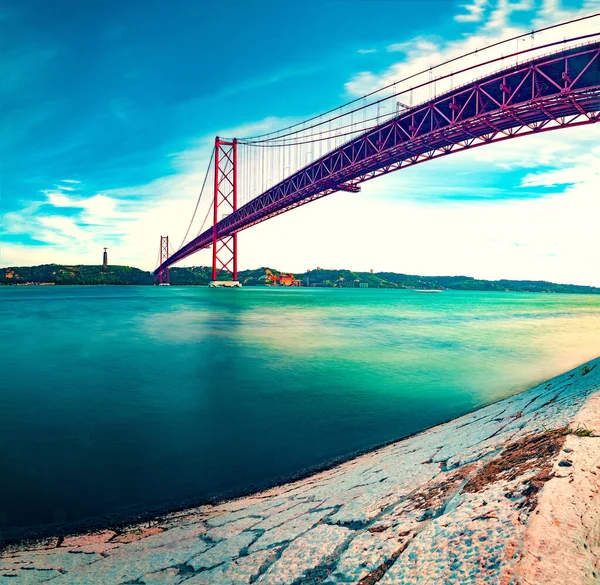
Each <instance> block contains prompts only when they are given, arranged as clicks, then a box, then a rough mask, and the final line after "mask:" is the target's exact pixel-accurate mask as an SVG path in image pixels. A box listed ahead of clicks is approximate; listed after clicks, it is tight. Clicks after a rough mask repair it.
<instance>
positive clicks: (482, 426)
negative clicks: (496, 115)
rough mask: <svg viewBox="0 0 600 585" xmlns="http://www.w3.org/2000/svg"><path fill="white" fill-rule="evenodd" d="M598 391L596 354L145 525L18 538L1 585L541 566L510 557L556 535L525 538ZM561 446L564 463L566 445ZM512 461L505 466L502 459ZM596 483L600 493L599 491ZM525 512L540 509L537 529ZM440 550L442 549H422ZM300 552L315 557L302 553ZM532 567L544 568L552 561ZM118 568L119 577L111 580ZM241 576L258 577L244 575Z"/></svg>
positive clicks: (277, 579) (0, 571)
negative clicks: (395, 435) (282, 477)
mask: <svg viewBox="0 0 600 585" xmlns="http://www.w3.org/2000/svg"><path fill="white" fill-rule="evenodd" d="M599 390H600V358H598V359H595V360H592V361H590V362H588V363H587V364H583V365H580V366H578V367H577V368H575V369H573V370H570V371H569V372H566V373H564V374H561V375H559V376H557V377H556V378H553V379H552V380H550V381H547V382H542V383H541V384H539V385H537V386H534V387H532V388H529V389H527V390H524V391H522V392H519V393H517V394H514V395H512V396H509V397H508V398H504V399H501V400H499V401H496V402H494V403H491V404H489V405H487V406H485V407H482V408H479V409H477V410H474V411H472V412H471V413H467V414H464V415H462V416H461V417H459V418H457V419H453V420H451V421H448V422H445V423H441V424H438V425H436V426H434V427H431V428H429V429H425V430H422V431H420V432H418V433H416V434H413V435H411V436H409V437H404V438H402V439H399V440H394V441H391V442H388V443H387V444H385V445H381V446H378V447H374V448H373V449H369V450H368V451H367V452H363V453H361V454H354V455H352V456H349V457H348V458H346V459H345V461H343V462H339V461H337V462H335V463H331V464H329V465H328V466H327V468H326V469H321V470H319V471H314V470H313V471H312V472H306V473H305V474H304V475H303V477H301V478H296V479H295V480H293V481H288V482H283V483H280V484H278V485H277V486H273V487H271V488H268V489H266V490H263V491H260V492H258V493H253V494H252V495H246V496H242V497H238V498H236V499H230V500H225V501H223V500H221V501H219V502H218V503H211V504H204V505H200V506H196V507H189V508H186V509H183V510H182V509H180V510H179V511H174V512H171V513H167V514H161V515H158V516H155V517H154V518H153V519H152V520H150V521H144V522H143V523H139V522H138V523H135V524H127V525H120V526H119V527H116V528H115V527H113V529H111V528H107V525H106V524H105V525H104V527H103V529H101V530H96V531H95V532H94V531H92V532H87V533H81V534H78V535H71V536H64V537H51V538H45V539H43V540H38V541H37V542H32V541H22V542H20V543H19V544H12V545H9V546H8V547H7V548H6V550H5V551H3V552H2V553H0V584H3V583H4V582H3V580H2V579H3V577H6V578H7V579H11V580H12V581H11V582H13V583H14V582H15V581H14V577H17V578H18V577H19V575H23V574H25V573H26V574H27V575H28V578H30V579H31V578H33V577H34V576H36V574H37V575H41V576H42V577H44V580H48V579H47V577H51V578H50V579H49V581H51V582H55V583H56V585H61V584H62V583H69V584H71V583H88V582H89V583H93V582H102V583H106V584H109V583H115V584H118V583H121V582H123V581H127V580H132V581H133V580H139V582H140V583H148V584H150V583H158V582H159V581H158V580H157V579H159V578H160V579H163V580H161V581H160V582H161V583H163V582H164V583H173V584H176V583H184V582H189V584H190V585H192V584H201V583H205V582H206V583H210V585H213V583H214V584H217V583H223V584H226V583H231V582H232V579H236V580H235V583H238V582H239V583H246V582H248V583H249V582H250V581H252V582H254V581H256V582H258V583H268V584H269V585H271V584H272V583H273V584H275V583H281V584H284V583H285V584H287V583H290V584H291V583H294V582H296V581H297V580H298V579H299V578H302V579H303V580H302V581H301V582H302V583H313V582H314V583H317V582H322V581H319V579H321V578H323V579H326V580H325V581H323V582H326V583H350V582H353V583H354V582H355V583H359V582H360V583H361V584H364V585H367V584H370V583H378V582H381V583H382V584H386V583H390V584H391V583H410V582H411V581H410V580H408V581H407V580H402V579H405V578H408V576H409V575H410V574H412V575H413V576H416V575H417V574H418V573H419V571H422V570H425V569H426V570H427V571H428V572H427V574H429V573H430V572H431V574H432V575H433V574H437V573H439V571H441V573H440V577H441V576H442V575H445V577H444V578H446V579H449V578H450V577H449V575H450V576H452V575H454V574H456V578H457V579H458V575H459V574H460V575H462V577H461V579H463V580H457V581H452V580H451V579H450V580H448V581H447V582H448V583H453V582H456V583H459V582H460V583H462V582H465V583H466V582H473V583H479V582H480V581H469V580H468V579H467V577H468V574H467V573H464V569H465V567H467V566H470V565H471V564H472V563H473V562H474V561H477V560H478V559H479V561H480V562H481V563H484V565H485V571H484V572H485V573H486V574H488V576H492V575H496V576H497V577H499V576H500V575H504V576H505V577H507V576H508V575H509V573H510V574H513V575H516V574H521V572H524V573H523V574H525V573H527V571H533V569H532V567H531V566H522V565H523V562H522V558H521V557H519V559H517V560H514V559H513V558H512V557H514V555H515V554H516V551H521V550H524V551H527V552H528V553H531V554H528V555H526V556H528V557H531V558H533V557H534V556H535V555H534V554H533V553H532V550H533V549H535V547H536V546H538V548H539V542H538V543H537V544H535V541H536V539H538V540H539V538H540V536H539V535H540V530H541V532H542V534H546V533H549V532H551V531H550V529H549V528H548V526H546V525H544V527H543V529H539V528H538V529H537V532H534V534H533V536H531V534H529V533H527V531H530V532H531V531H532V530H533V528H532V526H533V525H534V524H535V522H537V523H538V524H539V523H540V522H543V520H544V518H546V516H547V515H546V516H544V515H543V514H542V515H540V513H539V508H540V507H541V506H542V504H543V503H544V496H545V494H546V492H548V491H549V490H550V492H551V491H552V490H551V489H550V488H551V486H553V485H554V484H553V482H554V483H556V482H557V481H559V480H560V477H562V476H564V474H565V473H567V474H569V473H570V474H571V475H570V476H569V477H571V478H575V479H572V480H570V481H578V480H577V478H576V475H577V473H576V472H577V469H576V467H577V466H576V465H575V462H576V461H577V459H576V457H575V455H577V452H578V449H579V450H581V448H583V447H582V446H585V449H587V451H585V453H587V455H585V457H584V456H580V457H583V460H584V461H586V462H587V463H586V465H588V466H589V464H590V463H589V462H590V461H595V460H594V459H593V457H592V455H590V453H591V448H592V446H593V447H594V449H597V448H598V447H599V446H600V439H597V438H596V437H597V435H598V433H599V432H600V408H598V407H597V408H596V410H597V412H596V415H597V418H594V417H595V416H596V415H594V414H591V415H590V414H588V415H583V414H582V413H583V412H584V411H586V409H587V410H589V406H586V405H588V403H593V402H594V400H595V397H597V396H598V391H599ZM542 399H545V400H543V402H542ZM595 404H597V405H600V401H598V400H596V403H595ZM578 416H579V417H580V418H579V419H578V418H577V417H578ZM581 417H583V418H581ZM586 417H587V418H586ZM577 420H581V421H592V422H591V423H590V424H594V425H595V428H594V429H590V431H591V435H592V436H591V437H587V436H585V437H584V436H581V437H579V436H578V435H577V434H576V433H575V431H576V430H577V429H576V428H571V429H570V431H569V432H567V431H566V430H565V429H566V428H567V427H569V425H571V424H573V421H577ZM596 423H597V424H596ZM577 424H580V423H577ZM584 424H587V423H584ZM578 428H579V427H578ZM581 428H582V429H583V428H584V427H581ZM586 428H587V427H586ZM565 445H569V447H568V450H569V455H568V457H569V458H567V457H566V456H565V455H564V454H563V452H562V449H563V448H564V447H565ZM565 448H566V447H565ZM566 449H567V448H566ZM588 452H589V453H588ZM571 453H574V455H571ZM594 453H596V451H594ZM597 455H598V456H599V457H600V450H598V451H597ZM511 457H512V458H513V459H512V461H513V464H512V466H510V469H509V468H508V467H506V466H505V467H503V463H502V462H503V461H511ZM524 458H525V460H526V461H527V462H528V463H527V465H523V459H524ZM558 459H560V461H558ZM571 460H572V461H571ZM561 462H562V463H561ZM376 467H377V468H379V469H377V470H375V468H376ZM513 468H514V469H516V472H515V471H514V469H513ZM511 469H512V471H511ZM599 469H600V468H599ZM588 471H589V470H588ZM517 472H518V473H517ZM515 473H516V475H515ZM586 473H587V472H586ZM590 473H592V474H595V471H594V470H593V469H592V470H591V471H590ZM561 474H562V475H561ZM577 477H579V476H577ZM595 477H596V476H595V475H591V476H589V478H591V479H589V478H588V476H586V478H588V479H586V480H585V481H587V482H588V483H590V482H591V483H593V482H594V481H595ZM579 480H581V478H580V477H579ZM598 480H599V482H600V471H599V472H598ZM584 484H585V482H584ZM590 485H591V484H590ZM588 487H589V486H588ZM582 489H586V488H585V485H584V488H582ZM590 489H591V488H590ZM590 489H588V492H589V491H590ZM580 491H581V490H580ZM598 491H600V483H599V486H598ZM550 492H549V493H550ZM591 492H592V493H591V496H590V498H592V499H593V497H595V494H596V493H595V492H594V490H591ZM553 493H554V495H553V496H552V497H554V504H553V505H552V506H550V507H551V508H552V510H555V509H557V504H556V500H557V498H558V500H559V503H560V498H561V497H562V496H561V495H560V494H561V493H562V490H560V489H559V490H557V489H556V488H554V492H553ZM586 493H587V492H586ZM576 495H577V494H575V495H572V498H576ZM558 507H559V508H560V506H558ZM481 508H485V509H484V510H481ZM488 508H489V509H488ZM598 508H599V510H600V506H599V507H598ZM534 512H535V513H534ZM599 513H600V512H599ZM530 518H536V520H535V522H534V521H532V522H531V526H530V523H529V519H530ZM540 518H541V520H540ZM546 519H547V518H546ZM556 522H559V523H560V521H559V520H557V519H556V518H554V517H553V524H552V525H554V526H558V525H557V524H556ZM490 523H491V524H490ZM497 523H500V525H501V526H502V529H501V531H500V532H498V531H497V530H496V529H495V528H496V527H495V525H496V524H497ZM487 524H490V526H488V527H487V528H486V527H485V526H486V525H487ZM552 525H551V526H552ZM457 527H458V528H461V529H462V531H463V532H464V531H465V530H466V531H467V532H469V531H472V532H473V538H467V539H466V540H467V541H470V544H469V546H468V550H466V551H463V552H462V553H460V555H459V557H460V558H461V559H462V562H461V566H460V567H458V566H455V565H456V562H454V565H452V566H453V567H454V568H453V569H452V570H450V569H449V568H448V562H449V557H451V556H453V555H454V552H452V555H449V554H448V551H450V550H452V551H453V550H454V548H455V547H457V546H458V548H459V549H460V547H461V546H463V545H464V543H463V541H464V540H465V539H464V534H463V537H461V539H458V540H457V535H456V532H455V531H454V528H457ZM482 530H483V532H481V531H482ZM571 530H575V531H576V530H577V527H576V526H575V527H572V528H571ZM586 530H587V528H586ZM562 532H563V533H564V530H562ZM476 534H479V536H478V538H484V540H481V541H478V540H477V539H476V538H475V535H476ZM526 534H529V536H527V535H526ZM554 538H555V539H556V538H559V536H555V537H554ZM562 538H563V540H564V536H563V537H562ZM482 542H485V545H482V544H481V543H482ZM561 546H562V549H564V547H565V546H567V547H568V543H566V544H565V543H564V542H563V543H562V545H561ZM440 548H441V549H442V552H441V553H439V554H438V553H436V554H435V555H434V556H433V557H432V554H433V553H428V554H425V551H431V550H434V549H435V550H434V552H435V551H436V550H438V549H440ZM551 548H552V542H550V544H548V543H546V545H545V548H544V551H545V552H546V551H547V550H548V549H551ZM592 548H593V547H592ZM513 549H514V550H513ZM305 550H308V551H309V552H308V553H307V555H303V554H301V553H302V551H305ZM444 550H445V552H444ZM490 550H492V552H490ZM332 551H333V552H332ZM419 551H421V552H420V553H419ZM494 551H495V552H494ZM511 551H512V554H510V553H511ZM438 552H439V551H438ZM417 553H419V554H417ZM590 554H592V553H590ZM594 554H595V553H594ZM463 557H464V558H463ZM594 558H595V557H594ZM599 558H600V557H599ZM415 559H417V560H415ZM418 559H421V560H418ZM427 559H429V560H427ZM592 560H593V559H592ZM479 561H478V562H479ZM593 562H595V561H593ZM419 563H420V564H419ZM423 563H425V566H424V565H423ZM546 564H548V563H546ZM588 564H589V563H588ZM587 568H589V567H587V565H586V570H587ZM459 569H460V570H459ZM480 569H481V568H480ZM535 570H536V571H538V572H539V571H542V572H543V571H544V566H543V565H542V566H537V567H535ZM42 571H43V573H42ZM107 571H108V573H107ZM115 571H116V573H115V574H117V573H118V575H119V576H118V578H116V577H115V579H114V580H111V579H112V577H107V574H108V575H112V574H113V572H115ZM415 571H416V572H415ZM448 571H450V573H448ZM457 571H458V572H457ZM246 574H248V575H250V577H248V579H247V580H241V579H242V577H241V575H246ZM527 574H529V573H527ZM379 575H381V576H379ZM394 575H396V576H394ZM376 577H377V578H376ZM507 578H508V577H507ZM94 579H95V580H94ZM238 579H240V580H239V581H238ZM244 579H246V577H244ZM364 579H370V580H364ZM398 579H400V580H398ZM27 582H30V581H27ZM31 582H37V581H31ZM136 582H138V581H136ZM297 582H299V581H297ZM481 582H484V581H483V580H482V581H481ZM507 582H508V581H507ZM515 582H518V581H515ZM534 582H535V581H534ZM538 582H542V581H538ZM543 582H544V583H546V582H548V583H550V581H543ZM563 582H565V581H563ZM575 582H578V581H573V583H575Z"/></svg>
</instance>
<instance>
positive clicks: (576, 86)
mask: <svg viewBox="0 0 600 585" xmlns="http://www.w3.org/2000/svg"><path fill="white" fill-rule="evenodd" d="M596 16H600V15H591V16H586V17H584V18H582V19H578V20H586V19H589V18H594V17H596ZM570 22H571V23H572V22H573V21H570ZM563 24H564V23H563ZM561 26H562V24H558V25H553V26H550V27H546V29H541V30H542V31H547V30H550V29H560V27H561ZM536 32H538V33H539V31H536ZM599 37H600V32H592V33H590V34H585V35H579V36H574V37H570V38H569V39H565V38H564V37H563V38H562V39H561V40H554V41H552V42H547V43H542V44H541V45H539V46H536V47H533V46H532V47H530V48H525V49H523V47H522V45H519V41H520V40H522V42H525V39H526V37H513V38H512V39H508V40H506V41H502V42H501V43H496V44H495V45H491V46H490V47H487V48H486V49H484V50H481V51H474V52H473V53H470V54H469V55H465V56H461V57H459V58H456V59H452V60H451V61H448V62H446V63H444V64H442V65H444V66H445V67H446V69H448V66H449V64H452V65H451V66H456V65H458V68H457V69H456V70H455V71H450V72H447V73H443V74H437V69H438V67H432V68H430V69H428V70H427V71H425V72H419V73H417V74H413V75H410V76H408V77H406V78H404V79H401V80H398V81H395V82H394V83H392V84H390V85H387V86H386V87H383V88H381V89H378V90H376V91H373V92H371V93H370V94H368V95H366V96H364V97H363V98H359V99H356V100H353V101H352V102H350V103H348V104H345V105H344V106H341V107H340V108H336V109H335V110H331V111H329V112H326V113H324V114H322V115H320V116H315V117H312V118H310V119H309V120H306V121H303V122H300V123H296V124H291V125H289V126H288V127H286V128H283V129H281V130H278V131H275V132H269V133H266V134H262V135H258V136H253V137H250V138H237V139H236V138H231V139H229V138H227V139H226V138H221V137H217V138H216V139H215V145H214V149H213V153H212V157H211V159H210V162H209V165H208V170H207V173H206V176H205V178H204V185H203V187H202V190H201V193H200V197H199V198H198V202H197V203H196V209H195V211H194V215H193V217H192V221H191V222H190V225H189V227H188V230H187V233H186V235H185V237H184V238H183V242H182V245H181V247H180V248H179V249H178V250H177V251H174V252H173V253H171V254H169V253H170V247H169V245H168V239H166V238H164V237H161V246H160V257H159V266H158V268H157V269H156V271H155V277H156V281H157V283H168V281H169V267H170V266H172V265H173V264H175V263H176V262H179V261H181V260H183V259H184V258H187V257H188V256H190V255H191V254H194V253H195V252H197V251H198V250H202V249H205V248H209V247H212V258H213V269H212V279H213V281H215V282H216V281H218V280H219V279H225V280H228V281H231V280H232V279H233V281H237V234H238V232H240V231H241V230H244V229H246V228H248V227H250V226H253V225H255V224H257V223H259V222H262V221H265V220H267V219H269V218H271V217H274V216H276V215H279V214H281V213H284V212H286V211H289V210H290V209H293V208H295V207H298V206H300V205H304V204H306V203H309V202H311V201H314V200H316V199H319V198H321V197H325V196H326V195H329V194H331V193H335V192H336V191H350V192H358V191H360V184H361V183H363V182H364V181H368V180H370V179H374V178H375V177H378V176H380V175H384V174H387V173H391V172H393V171H397V170H400V169H403V168H405V167H408V166H411V165H415V164H419V163H422V162H425V161H429V160H433V159H435V158H438V157H441V156H447V155H449V154H452V153H455V152H459V151H462V150H466V149H471V148H475V147H478V146H483V145H486V144H491V143H494V142H499V141H501V140H508V139H512V138H517V137H520V136H526V135H529V134H540V133H543V132H548V131H550V130H558V129H561V128H568V127H572V126H579V125H584V124H592V123H595V122H597V121H598V120H599V119H600V40H599ZM532 38H533V37H532ZM515 41H516V44H517V45H516V46H517V48H518V49H519V50H518V51H516V52H515V51H513V52H510V51H508V54H507V55H500V56H495V57H493V58H488V59H482V56H483V55H484V52H485V51H486V50H488V51H489V52H490V53H491V52H492V50H494V51H495V52H496V53H497V51H498V50H501V49H502V46H504V47H506V46H507V45H506V44H507V43H508V46H511V44H512V46H513V47H515V45H514V42H515ZM532 44H533V43H532ZM488 55H489V53H488ZM467 57H470V58H471V60H473V59H474V60H475V63H474V64H470V65H465V66H462V64H463V63H464V61H465V59H466V58H467ZM434 72H435V73H436V75H435V76H434ZM482 73H483V75H481V74H482ZM478 74H480V75H481V76H480V77H477V75H478ZM427 76H428V77H429V78H428V79H424V77H427ZM474 77H476V78H475V79H474ZM407 102H408V103H407ZM413 102H415V103H416V105H413ZM203 207H206V214H205V217H204V222H203V223H202V227H201V228H200V230H199V231H198V232H197V233H198V235H197V236H195V237H193V238H192V239H190V240H189V241H187V242H186V240H187V238H188V236H189V234H190V231H191V228H192V226H193V224H194V221H195V218H196V217H198V216H199V211H200V210H201V209H202V208H203ZM200 215H201V213H200ZM207 222H210V223H208V224H207Z"/></svg>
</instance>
